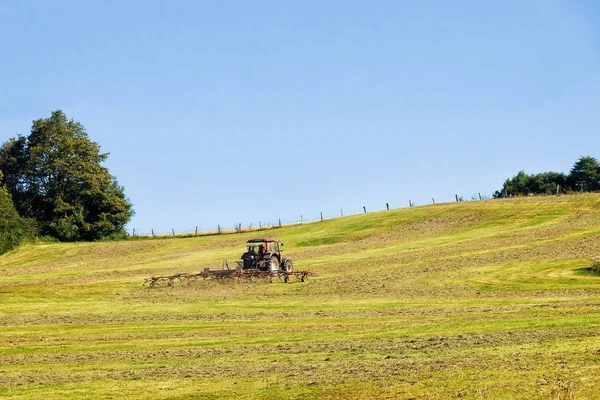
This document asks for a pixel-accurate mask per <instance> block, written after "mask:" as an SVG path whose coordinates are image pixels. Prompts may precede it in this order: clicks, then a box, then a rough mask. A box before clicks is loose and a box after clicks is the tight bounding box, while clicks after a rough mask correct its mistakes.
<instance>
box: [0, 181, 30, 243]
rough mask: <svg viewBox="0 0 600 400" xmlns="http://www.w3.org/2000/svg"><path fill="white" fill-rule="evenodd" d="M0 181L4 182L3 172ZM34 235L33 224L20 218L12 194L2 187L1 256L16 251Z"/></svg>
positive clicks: (0, 188)
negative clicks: (24, 241) (25, 240)
mask: <svg viewBox="0 0 600 400" xmlns="http://www.w3.org/2000/svg"><path fill="white" fill-rule="evenodd" d="M0 181H2V172H0ZM33 235H34V227H33V224H31V223H30V221H26V220H24V219H23V218H21V217H20V216H19V214H18V213H17V210H15V206H14V204H13V202H12V199H11V197H10V194H8V192H7V191H6V189H4V188H3V187H0V254H4V253H6V252H7V251H9V250H12V249H14V248H15V247H17V246H18V245H19V244H20V243H21V242H22V241H23V240H24V239H26V238H28V237H33Z"/></svg>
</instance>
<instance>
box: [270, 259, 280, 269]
mask: <svg viewBox="0 0 600 400" xmlns="http://www.w3.org/2000/svg"><path fill="white" fill-rule="evenodd" d="M270 267H271V271H279V260H278V259H277V257H275V256H273V257H271V265H270Z"/></svg>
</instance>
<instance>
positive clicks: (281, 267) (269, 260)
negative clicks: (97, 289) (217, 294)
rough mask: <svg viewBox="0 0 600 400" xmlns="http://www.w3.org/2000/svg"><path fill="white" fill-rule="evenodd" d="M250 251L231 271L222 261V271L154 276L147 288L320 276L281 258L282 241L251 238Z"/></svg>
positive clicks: (301, 279)
mask: <svg viewBox="0 0 600 400" xmlns="http://www.w3.org/2000/svg"><path fill="white" fill-rule="evenodd" d="M246 246H247V251H246V252H245V253H244V254H242V257H241V258H242V259H241V261H236V266H235V268H231V267H230V265H229V262H228V261H223V265H222V268H221V269H210V268H204V269H203V270H202V271H200V272H196V273H188V272H180V273H176V274H172V275H162V276H151V277H148V278H145V279H144V286H145V285H148V287H151V288H153V287H156V286H169V287H172V286H173V285H174V284H175V283H181V284H188V285H189V284H190V283H191V282H193V281H198V280H237V281H243V280H247V281H252V280H258V279H264V280H267V281H269V282H272V281H273V279H274V278H278V279H281V278H283V280H284V282H285V283H288V282H289V281H290V279H291V278H296V279H297V280H299V281H301V282H305V281H306V280H307V279H308V278H309V277H311V276H316V275H317V274H316V273H314V272H311V271H308V270H303V271H294V268H293V264H292V260H290V259H289V258H285V257H283V256H282V255H281V248H282V247H283V242H281V241H279V240H275V239H251V240H248V241H247V242H246Z"/></svg>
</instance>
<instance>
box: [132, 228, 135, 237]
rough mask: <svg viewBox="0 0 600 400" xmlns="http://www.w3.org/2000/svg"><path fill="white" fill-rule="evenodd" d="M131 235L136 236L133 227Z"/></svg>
mask: <svg viewBox="0 0 600 400" xmlns="http://www.w3.org/2000/svg"><path fill="white" fill-rule="evenodd" d="M131 235H132V236H133V237H135V228H133V230H132V233H131Z"/></svg>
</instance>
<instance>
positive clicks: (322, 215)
mask: <svg viewBox="0 0 600 400" xmlns="http://www.w3.org/2000/svg"><path fill="white" fill-rule="evenodd" d="M321 221H323V213H321Z"/></svg>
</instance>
